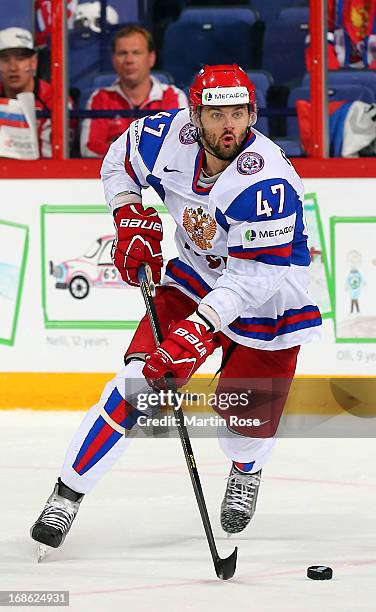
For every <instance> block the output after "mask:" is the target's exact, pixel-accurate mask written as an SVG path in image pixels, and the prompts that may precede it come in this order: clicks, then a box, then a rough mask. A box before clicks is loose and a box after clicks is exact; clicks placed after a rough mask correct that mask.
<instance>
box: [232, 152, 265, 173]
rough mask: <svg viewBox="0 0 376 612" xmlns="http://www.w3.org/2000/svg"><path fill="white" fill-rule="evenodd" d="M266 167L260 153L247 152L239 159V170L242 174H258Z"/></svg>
mask: <svg viewBox="0 0 376 612" xmlns="http://www.w3.org/2000/svg"><path fill="white" fill-rule="evenodd" d="M264 165H265V162H264V158H263V157H262V156H261V155H260V154H259V153H254V152H253V151H245V153H242V154H241V155H240V156H239V157H238V163H237V170H238V172H240V174H256V172H260V170H262V169H263V167H264Z"/></svg>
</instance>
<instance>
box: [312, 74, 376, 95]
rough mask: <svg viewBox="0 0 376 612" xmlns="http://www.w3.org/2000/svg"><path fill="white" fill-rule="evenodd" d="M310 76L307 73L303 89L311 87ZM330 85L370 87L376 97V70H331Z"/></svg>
mask: <svg viewBox="0 0 376 612" xmlns="http://www.w3.org/2000/svg"><path fill="white" fill-rule="evenodd" d="M309 83H310V75H309V73H306V74H305V75H304V77H303V80H302V86H303V87H309ZM328 84H329V85H330V86H333V87H334V86H336V85H364V86H365V87H369V89H372V91H374V92H375V95H376V71H375V70H358V69H354V68H350V69H343V70H329V71H328Z"/></svg>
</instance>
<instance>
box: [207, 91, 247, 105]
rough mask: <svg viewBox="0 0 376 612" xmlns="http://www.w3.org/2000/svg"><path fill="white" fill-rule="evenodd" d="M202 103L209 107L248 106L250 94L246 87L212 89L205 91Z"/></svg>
mask: <svg viewBox="0 0 376 612" xmlns="http://www.w3.org/2000/svg"><path fill="white" fill-rule="evenodd" d="M202 102H203V104H207V105H209V106H223V105H226V104H248V102H249V93H248V89H247V88H246V87H210V88H208V89H204V90H203V92H202Z"/></svg>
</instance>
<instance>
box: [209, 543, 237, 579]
mask: <svg viewBox="0 0 376 612" xmlns="http://www.w3.org/2000/svg"><path fill="white" fill-rule="evenodd" d="M237 557H238V547H237V546H236V547H235V550H234V552H233V553H232V554H231V555H230V556H229V557H227V558H226V559H221V558H220V557H218V558H217V559H216V560H215V561H214V566H215V571H216V574H217V576H218V578H220V579H221V580H229V579H230V578H232V577H233V575H234V574H235V570H236V560H237Z"/></svg>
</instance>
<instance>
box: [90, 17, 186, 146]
mask: <svg viewBox="0 0 376 612" xmlns="http://www.w3.org/2000/svg"><path fill="white" fill-rule="evenodd" d="M112 53H113V55H112V63H113V67H114V69H115V72H116V74H117V76H118V78H117V79H116V81H115V82H114V83H113V84H112V85H111V86H110V87H104V88H103V89H97V90H96V91H95V92H94V93H93V94H92V96H91V97H90V99H89V101H88V103H87V105H86V108H87V109H89V110H129V109H142V110H154V109H162V110H168V109H171V108H183V107H186V106H188V101H187V97H186V95H185V93H184V92H183V91H182V90H180V89H178V88H177V87H175V86H173V85H165V84H163V83H160V81H158V79H156V78H155V77H154V76H151V74H150V73H151V70H152V68H153V66H154V64H155V60H156V54H155V49H154V41H153V38H152V36H151V34H150V32H149V31H148V30H146V29H145V28H142V27H139V26H137V25H130V26H127V27H125V28H122V29H121V30H119V31H118V32H117V33H116V34H115V37H114V40H113V43H112ZM133 119H134V118H132V117H126V118H125V117H122V118H120V117H114V118H106V119H85V120H84V121H83V124H82V131H81V155H82V156H83V157H103V156H104V155H105V154H106V153H107V149H108V148H109V146H110V144H111V143H112V142H113V141H114V140H116V139H117V138H118V136H120V134H122V133H123V132H124V131H125V130H126V129H127V128H128V126H129V125H130V123H131V122H132V121H133Z"/></svg>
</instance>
